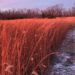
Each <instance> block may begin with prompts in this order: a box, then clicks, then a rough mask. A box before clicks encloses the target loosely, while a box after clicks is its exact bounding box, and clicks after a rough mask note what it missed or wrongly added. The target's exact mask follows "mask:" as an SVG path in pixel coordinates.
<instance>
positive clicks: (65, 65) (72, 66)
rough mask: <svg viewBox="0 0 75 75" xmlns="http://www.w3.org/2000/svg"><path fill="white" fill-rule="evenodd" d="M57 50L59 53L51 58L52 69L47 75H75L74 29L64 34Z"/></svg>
mask: <svg viewBox="0 0 75 75" xmlns="http://www.w3.org/2000/svg"><path fill="white" fill-rule="evenodd" d="M59 50H60V51H61V53H59V55H56V58H53V59H54V60H55V61H54V64H53V68H52V70H51V73H50V72H49V71H48V75H75V28H73V29H72V30H70V31H69V32H68V33H67V34H66V36H65V39H64V40H63V42H62V44H61V47H60V48H59Z"/></svg>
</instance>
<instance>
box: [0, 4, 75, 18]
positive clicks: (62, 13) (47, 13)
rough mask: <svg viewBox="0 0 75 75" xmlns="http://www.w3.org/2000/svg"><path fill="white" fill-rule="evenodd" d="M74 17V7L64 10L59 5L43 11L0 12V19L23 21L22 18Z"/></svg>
mask: <svg viewBox="0 0 75 75" xmlns="http://www.w3.org/2000/svg"><path fill="white" fill-rule="evenodd" d="M68 16H75V6H73V7H72V8H71V9H68V10H65V9H64V8H63V7H62V6H61V5H54V6H51V7H48V8H46V9H44V10H40V9H20V10H6V11H0V19H23V18H55V17H68Z"/></svg>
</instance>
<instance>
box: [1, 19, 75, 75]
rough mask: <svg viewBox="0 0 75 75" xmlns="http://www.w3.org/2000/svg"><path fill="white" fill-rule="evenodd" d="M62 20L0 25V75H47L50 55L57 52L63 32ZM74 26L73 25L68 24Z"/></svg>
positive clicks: (22, 21) (17, 21)
mask: <svg viewBox="0 0 75 75" xmlns="http://www.w3.org/2000/svg"><path fill="white" fill-rule="evenodd" d="M70 22H71V21H69V22H68V21H67V20H66V21H65V20H64V19H62V20H60V19H57V20H55V19H53V20H51V19H44V20H42V19H26V20H7V21H6V20H5V21H2V20H1V21H0V75H46V74H45V70H46V69H47V67H48V66H49V65H50V61H51V60H50V55H52V54H54V53H56V52H58V48H59V46H60V44H61V42H62V40H63V39H64V35H65V34H66V32H67V31H68V30H69V29H70V28H72V27H73V26H75V25H74V24H70ZM71 23H73V22H71Z"/></svg>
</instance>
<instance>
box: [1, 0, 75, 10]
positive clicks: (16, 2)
mask: <svg viewBox="0 0 75 75" xmlns="http://www.w3.org/2000/svg"><path fill="white" fill-rule="evenodd" d="M55 4H63V6H64V7H65V8H69V7H72V6H73V5H74V4H75V0H0V9H3V10H4V9H19V8H22V9H23V8H40V9H41V8H47V7H48V6H52V5H55Z"/></svg>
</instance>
